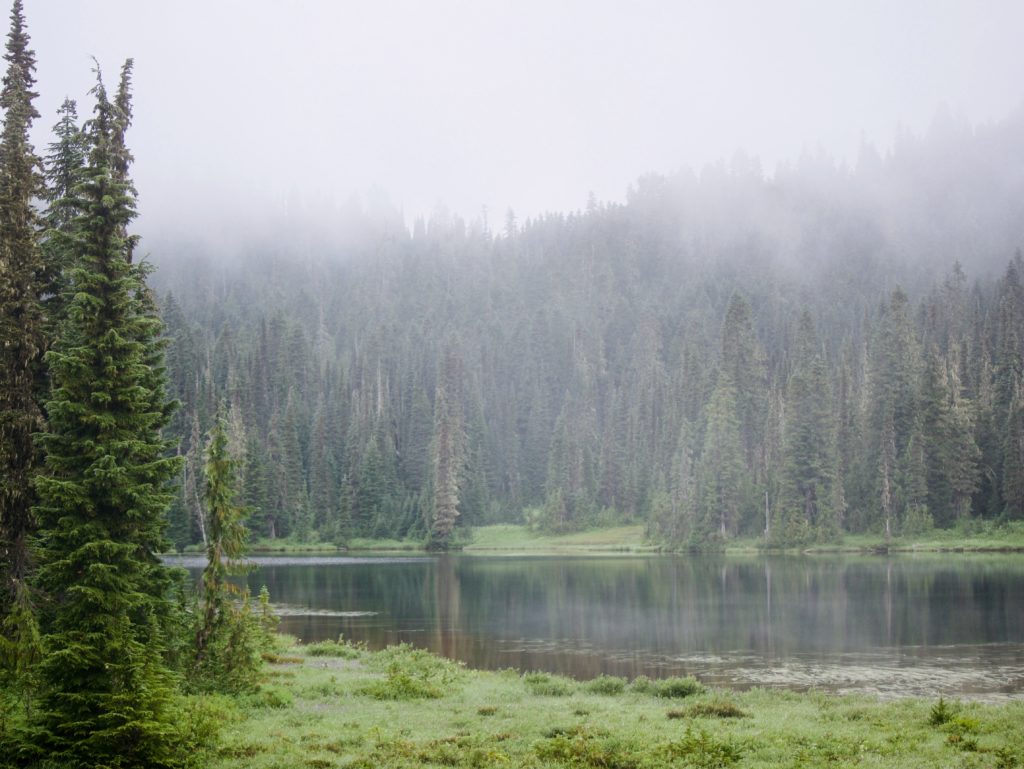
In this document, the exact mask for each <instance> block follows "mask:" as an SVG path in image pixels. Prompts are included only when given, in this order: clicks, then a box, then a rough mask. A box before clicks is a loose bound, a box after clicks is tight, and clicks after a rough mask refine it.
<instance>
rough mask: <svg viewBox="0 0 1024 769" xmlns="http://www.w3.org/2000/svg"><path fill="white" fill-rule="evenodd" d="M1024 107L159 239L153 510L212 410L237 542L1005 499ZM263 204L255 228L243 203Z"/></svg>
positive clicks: (1011, 434)
mask: <svg viewBox="0 0 1024 769" xmlns="http://www.w3.org/2000/svg"><path fill="white" fill-rule="evenodd" d="M1022 137H1024V115H1021V114H1017V115H1016V116H1014V117H1012V118H1009V119H1007V120H1005V121H1004V122H1002V123H1000V124H997V125H993V126H988V127H978V128H972V127H970V126H966V125H964V124H962V123H959V122H958V121H956V120H954V119H952V118H950V117H948V116H945V115H942V114H940V115H939V117H938V118H937V119H936V121H935V125H934V126H933V128H932V130H931V131H930V132H929V133H928V134H927V135H926V136H924V137H921V138H915V137H911V136H901V137H900V138H899V139H898V140H897V142H896V144H895V146H894V147H893V149H892V150H891V151H890V152H889V153H887V154H886V155H885V156H884V157H882V156H880V155H879V154H878V153H877V152H875V151H874V150H873V149H871V148H870V147H865V148H864V149H863V150H862V152H861V156H860V158H859V159H858V161H857V163H856V165H855V167H854V168H853V169H849V168H846V167H844V166H841V165H837V164H835V163H834V162H832V161H831V160H829V159H828V158H826V157H824V156H822V155H820V154H807V155H805V156H804V157H803V158H801V159H800V161H799V162H797V163H795V164H793V165H791V166H783V167H781V168H780V169H778V171H777V172H776V173H775V174H774V175H773V176H766V175H765V174H764V173H763V172H762V171H761V169H760V167H759V165H758V164H757V163H756V162H755V161H753V160H750V159H749V158H746V157H744V156H742V155H738V156H737V157H736V158H735V159H734V160H733V161H732V163H731V164H728V165H726V164H721V165H718V166H715V167H711V168H708V169H705V170H704V171H703V172H702V173H701V174H699V175H696V174H692V173H689V172H680V173H678V174H675V175H672V176H667V177H666V176H648V177H643V178H641V179H640V180H639V181H638V182H637V183H636V184H635V185H634V187H633V188H632V189H631V190H630V191H629V195H628V198H627V200H626V202H625V203H623V204H602V203H599V202H597V201H595V200H593V199H592V200H591V201H590V202H589V203H588V205H587V206H586V209H585V210H581V211H577V212H573V213H569V214H549V215H544V216H540V217H537V218H536V219H532V220H529V221H524V222H522V223H520V222H518V221H517V220H516V217H515V215H514V214H513V213H512V212H509V213H508V214H507V216H506V220H505V222H504V225H503V227H502V228H501V229H500V231H493V230H492V229H490V228H489V226H488V224H487V219H486V216H483V217H480V218H478V219H476V220H474V221H470V222H466V221H464V220H462V219H460V218H459V217H457V216H454V215H452V214H450V213H448V212H447V211H445V210H443V209H439V210H438V211H436V212H435V214H434V215H432V216H431V217H429V219H427V220H417V221H416V222H415V223H414V225H413V226H412V228H411V230H410V229H409V228H408V227H406V226H405V224H404V222H403V219H402V217H401V215H400V214H399V213H397V212H394V211H388V210H387V209H386V208H382V207H381V206H377V207H376V208H375V210H374V211H373V212H372V213H368V212H366V211H364V210H362V209H361V208H360V207H359V206H358V205H355V204H353V205H349V206H346V207H343V208H341V209H338V210H337V211H335V212H334V214H332V215H331V216H330V217H327V218H326V219H325V218H324V217H323V216H322V215H321V216H318V217H317V218H315V219H313V218H311V217H309V216H305V215H303V213H302V211H301V207H300V206H293V208H292V213H291V214H290V215H288V216H285V217H282V219H281V221H279V222H276V223H275V227H274V231H275V232H276V233H277V235H276V236H275V237H274V238H273V239H260V238H255V237H254V238H253V239H252V242H250V243H248V244H243V245H241V246H238V247H236V248H231V249H223V248H220V249H217V248H211V247H208V246H203V245H201V243H202V239H201V237H199V236H196V237H195V238H194V239H191V240H186V239H182V240H181V241H179V242H177V243H174V242H161V243H160V244H159V245H158V246H157V247H156V248H154V249H153V252H152V256H151V258H152V260H153V261H154V263H155V264H156V265H157V266H158V267H159V269H158V270H157V273H156V275H155V277H154V280H153V283H154V286H155V287H156V288H157V290H158V292H159V294H160V297H161V299H160V303H161V309H162V314H163V318H164V321H165V323H166V330H167V335H168V338H169V347H168V368H169V372H170V380H171V388H172V391H173V394H174V395H175V396H176V397H177V398H178V399H179V400H180V401H181V404H182V406H181V408H180V409H179V410H178V411H177V412H176V413H175V415H174V417H173V420H172V424H171V430H172V433H171V434H172V435H173V436H174V437H175V438H176V439H177V440H178V441H179V443H178V451H179V452H180V453H181V455H183V457H184V460H185V461H184V464H183V470H182V474H181V484H180V486H179V487H178V498H177V501H176V503H175V505H174V507H173V509H172V512H171V534H172V537H173V539H174V541H175V542H176V544H177V545H179V546H184V545H188V544H190V543H195V542H199V541H202V539H203V537H204V536H205V535H204V531H203V527H204V524H203V517H202V515H200V514H199V511H200V510H201V505H200V503H199V496H198V494H197V489H199V488H200V487H201V484H202V475H201V468H200V465H201V449H202V445H203V435H204V434H205V432H206V430H207V429H208V427H209V425H210V423H211V420H212V419H213V418H214V415H215V414H216V413H217V412H218V410H223V411H224V412H225V413H227V414H228V415H229V419H228V421H229V431H230V435H231V441H232V445H233V447H234V449H235V450H236V451H238V452H239V453H240V454H244V457H245V461H244V488H245V497H246V502H247V504H248V505H249V506H250V508H251V509H252V510H253V516H252V518H251V520H250V526H252V527H253V528H254V529H255V530H256V531H257V533H258V534H259V535H262V536H266V537H272V538H284V537H290V538H293V539H296V540H300V541H308V540H311V539H316V538H323V539H327V540H331V541H336V542H339V543H343V542H345V541H347V540H348V539H349V538H350V537H353V536H370V537H413V538H420V539H424V540H429V541H431V542H433V543H434V544H435V545H438V546H442V547H443V546H446V545H447V544H448V543H449V542H450V541H451V537H452V536H453V527H454V526H463V525H479V524H487V523H493V522H499V521H511V522H522V521H525V522H527V523H529V524H531V525H533V526H536V527H538V528H543V529H546V530H552V531H569V530H574V529H579V528H583V527H587V526H592V525H595V524H601V523H612V522H643V523H645V524H646V525H647V526H648V528H649V531H650V534H651V536H652V538H654V539H656V540H660V541H663V542H665V543H667V544H669V545H671V546H697V547H707V546H711V547H714V546H718V545H720V544H721V543H722V541H723V540H728V539H730V538H734V537H738V536H759V537H760V536H766V537H767V539H768V541H769V542H770V543H774V544H778V545H793V544H801V543H806V542H810V541H827V540H833V539H835V538H837V537H839V536H841V534H842V533H843V532H876V533H879V534H881V533H884V534H886V535H890V536H896V535H900V534H916V533H921V532H923V531H925V530H927V529H929V528H931V527H933V526H937V527H954V526H962V527H966V528H970V527H971V526H972V525H973V522H975V521H977V520H982V519H1019V518H1022V517H1024V391H1022V380H1024V376H1022V366H1024V362H1022V361H1024V287H1022V280H1024V264H1022V262H1021V257H1020V255H1019V253H1017V251H1016V249H1017V247H1018V245H1020V244H1021V243H1022V242H1024V228H1022V223H1024V140H1022ZM254 224H255V223H254Z"/></svg>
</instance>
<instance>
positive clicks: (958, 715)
mask: <svg viewBox="0 0 1024 769" xmlns="http://www.w3.org/2000/svg"><path fill="white" fill-rule="evenodd" d="M287 653H288V655H289V657H297V658H301V659H302V660H303V661H302V662H301V663H295V662H293V663H290V664H282V665H274V666H270V667H268V668H267V671H266V678H267V682H266V683H265V684H264V689H265V692H266V693H265V694H263V695H257V696H252V697H248V698H244V699H238V700H234V701H230V700H226V699H224V698H220V699H218V700H216V702H215V703H214V704H213V705H211V706H209V707H208V709H209V710H215V711H216V719H215V720H216V723H217V726H218V727H219V729H220V734H219V738H218V741H217V745H216V746H215V747H208V748H207V749H206V752H205V753H203V754H202V755H200V756H198V758H199V759H200V765H203V766H207V767H211V769H236V768H237V769H241V768H242V767H252V769H271V768H272V767H317V768H320V769H328V768H329V767H349V768H350V769H390V768H391V767H395V768H401V769H414V767H438V768H440V767H456V768H458V769H490V768H491V767H493V768H494V769H498V768H499V767H509V768H515V769H519V768H523V769H540V768H541V767H552V768H553V769H670V768H672V767H679V768H681V769H682V768H685V767H707V768H709V769H711V768H715V767H731V766H736V767H750V768H751V769H755V768H758V767H821V766H827V767H853V766H857V767H878V768H879V769H885V768H887V767H892V768H894V769H895V768H896V767H911V768H913V767H946V766H950V767H993V768H999V767H1014V766H1024V763H1022V762H1024V730H1021V728H1020V724H1021V723H1024V702H1013V703H1008V704H1003V705H983V704H978V703H957V702H947V703H946V706H945V707H944V708H943V717H942V718H938V719H937V718H933V716H932V713H933V710H934V709H935V707H936V703H935V702H933V701H924V700H900V701H889V702H883V701H879V700H876V699H874V698H871V697H864V696H856V697H854V696H844V697H840V696H832V695H828V694H823V693H816V692H811V693H793V692H786V691H771V690H763V689H762V690H753V691H749V692H722V691H712V690H706V691H704V690H702V691H701V692H699V693H692V694H690V696H688V697H686V698H685V700H683V701H679V700H673V699H665V698H663V697H659V696H657V684H658V682H657V681H654V682H651V683H652V684H653V685H652V686H651V687H643V686H641V687H627V688H623V689H620V687H619V686H617V685H616V686H613V687H612V686H604V687H602V686H597V687H591V686H588V684H586V683H576V682H570V681H567V680H566V679H560V678H558V677H556V676H547V677H546V679H545V678H543V677H542V675H538V674H527V675H520V674H519V673H518V672H516V671H511V670H508V671H502V672H481V671H467V670H464V669H462V668H461V667H460V666H458V665H454V664H453V663H450V662H447V661H443V660H438V659H436V658H430V656H429V655H426V654H425V653H423V652H419V651H416V650H413V649H410V648H409V647H403V648H399V649H391V650H386V651H384V652H378V653H370V652H366V651H362V650H359V653H358V655H357V657H356V658H355V659H345V658H333V657H309V656H307V655H306V654H305V651H304V648H303V647H297V648H295V649H290V650H288V652H287ZM410 681H411V682H412V683H410ZM552 683H556V684H559V685H558V686H553V687H552V686H550V684H552ZM549 687H550V691H545V689H548V688H549ZM592 689H594V690H593V691H592ZM637 689H640V690H642V691H638V690H637ZM556 690H557V691H556ZM947 710H948V712H947ZM200 731H201V730H200ZM206 742H207V743H209V740H206Z"/></svg>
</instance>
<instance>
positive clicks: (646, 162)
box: [25, 0, 1024, 235]
mask: <svg viewBox="0 0 1024 769" xmlns="http://www.w3.org/2000/svg"><path fill="white" fill-rule="evenodd" d="M25 4H26V14H27V17H28V24H29V31H30V33H31V35H32V40H33V46H34V48H35V50H36V53H37V55H38V58H39V70H38V77H39V90H40V92H41V98H40V100H39V102H38V104H39V107H40V111H41V112H42V113H43V118H42V120H41V121H39V127H40V129H45V130H39V131H37V145H42V143H43V142H44V141H46V140H47V139H46V137H48V128H49V126H50V125H51V124H52V123H53V122H54V112H55V110H56V108H57V106H58V105H59V103H60V101H61V100H62V99H63V98H64V96H65V95H70V96H72V97H76V98H78V99H79V103H80V111H81V112H85V111H87V109H88V106H89V101H88V99H87V97H86V92H87V91H88V89H89V87H90V85H91V78H92V75H91V72H90V68H91V66H92V62H91V59H90V56H91V55H95V56H96V57H97V58H98V59H99V60H100V62H101V64H102V65H103V67H104V70H105V73H106V78H107V80H108V82H109V83H110V84H113V82H114V81H115V79H116V76H117V70H118V67H119V66H120V63H121V61H122V60H123V59H124V58H125V57H126V56H133V57H134V58H135V60H136V78H135V83H136V108H135V117H136V122H135V126H134V127H133V129H132V132H131V135H130V138H129V141H130V144H131V147H132V149H133V151H134V153H135V156H136V167H135V179H136V183H137V186H138V188H139V191H140V195H141V205H140V208H141V211H142V213H143V214H144V217H143V220H142V221H141V222H140V225H139V228H140V229H141V231H142V233H143V234H144V235H145V234H147V231H152V232H154V233H155V232H158V231H161V230H165V229H166V228H171V229H176V228H178V227H181V228H182V229H185V228H188V227H189V226H190V222H200V223H201V225H202V226H204V227H205V226H208V225H209V224H210V223H211V222H216V221H217V220H218V219H222V218H223V219H225V220H230V221H233V222H238V221H239V220H238V219H237V218H236V217H237V216H238V214H239V213H240V212H241V213H244V214H245V215H246V216H248V215H254V216H256V217H263V216H266V215H273V214H274V213H275V212H278V211H279V210H280V209H281V208H282V206H283V205H285V201H287V200H288V199H289V197H290V196H291V199H292V200H294V199H295V196H296V195H300V196H301V197H303V198H305V199H306V200H308V201H319V202H318V203H316V205H325V206H327V207H329V206H330V205H333V203H332V201H334V202H336V203H337V204H340V203H341V202H343V201H345V200H347V199H349V198H350V196H351V195H352V194H353V193H360V194H365V193H366V192H367V191H368V190H371V189H373V188H375V187H376V188H379V189H382V190H384V191H385V192H386V193H387V196H388V197H389V198H390V200H391V201H392V202H393V203H394V204H395V205H396V206H398V207H401V208H402V209H403V210H404V211H405V212H406V214H407V217H411V216H412V215H416V214H420V213H424V212H429V211H430V210H431V209H432V208H433V207H434V205H435V204H436V203H438V202H443V203H444V204H446V205H447V206H448V207H449V208H450V209H452V210H453V211H456V212H458V213H461V214H463V215H465V216H467V217H469V218H472V217H474V216H476V215H478V213H479V211H480V210H481V207H482V206H484V205H486V206H488V208H489V209H490V211H491V215H490V220H491V224H492V226H494V227H500V224H501V222H502V221H503V218H504V211H505V209H506V208H507V207H509V206H511V207H512V208H514V209H515V210H516V212H517V214H519V216H520V218H521V219H522V218H524V217H525V216H528V215H534V214H537V213H539V212H542V211H545V210H561V211H565V210H571V209H576V208H581V207H583V206H584V204H585V202H586V197H587V193H588V192H589V191H593V192H594V193H595V194H596V195H597V197H598V198H600V199H604V200H621V199H622V198H623V197H624V194H625V191H626V188H627V186H628V185H629V184H630V183H631V182H632V181H633V180H635V179H636V177H637V176H639V175H640V174H642V173H645V172H649V171H658V172H670V171H673V170H676V169H677V168H679V167H681V166H690V167H694V168H697V169H699V168H700V167H701V166H703V165H704V164H707V163H710V162H714V161H716V160H720V159H725V160H726V161H728V159H729V158H730V157H731V156H732V155H733V154H734V153H735V152H736V151H737V150H742V151H745V152H746V153H748V154H750V155H754V156H757V157H760V158H761V160H762V165H763V167H764V168H765V170H766V171H769V172H770V171H771V170H772V169H773V168H774V166H775V164H776V163H777V162H779V161H781V160H788V159H796V158H797V157H798V156H799V154H800V153H801V152H802V151H803V150H804V149H810V150H815V149H817V148H819V147H821V148H824V149H825V150H826V151H827V152H829V153H831V154H833V155H836V156H837V157H840V158H843V159H847V160H852V159H854V158H855V157H856V153H857V148H858V146H859V145H860V143H861V140H862V137H863V138H866V139H868V140H869V141H871V142H872V143H874V144H876V145H877V146H879V147H880V148H882V149H883V150H884V149H885V148H887V147H888V146H889V145H890V144H891V142H892V139H893V136H894V135H895V133H896V131H897V130H898V128H899V127H900V126H903V127H904V128H906V129H909V130H911V131H914V132H923V131H925V130H926V129H927V127H928V124H929V123H930V121H931V119H932V116H933V115H934V114H935V112H936V110H937V109H938V108H939V107H940V106H943V105H944V106H946V107H948V108H949V109H950V110H951V111H952V112H953V113H954V114H956V115H960V116H963V117H964V118H966V119H968V120H970V121H971V122H974V123H978V122H987V121H991V120H996V119H999V118H1001V117H1003V116H1005V115H1006V114H1007V113H1009V112H1010V111H1012V110H1013V109H1014V108H1015V107H1017V106H1018V105H1020V103H1021V101H1022V97H1024V85H1022V83H1024V81H1022V79H1021V75H1022V73H1024V46H1022V45H1021V34H1022V30H1024V2H1017V1H1015V0H1007V1H1005V2H994V1H991V0H990V1H987V2H986V1H985V0H963V1H962V2H949V1H943V0H927V1H924V0H835V1H828V0H806V1H800V0H781V1H773V2H765V1H762V0H746V1H740V0H716V1H715V2H710V1H709V2H701V3H698V2H681V1H680V2H670V1H668V0H664V1H662V2H650V1H647V2H645V1H643V0H635V1H632V2H625V1H623V2H608V1H607V0H579V1H576V0H572V1H566V2H559V1H558V0H512V1H498V0H494V1H492V2H489V1H487V0H430V1H428V0H362V1H361V2H348V1H346V0H334V1H328V0H319V1H314V0H291V1H289V2H285V1H284V0H26V2H25ZM325 201H326V202H325ZM229 214H230V215H229ZM232 226H234V225H232Z"/></svg>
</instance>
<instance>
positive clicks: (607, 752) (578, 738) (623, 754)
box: [533, 726, 643, 769]
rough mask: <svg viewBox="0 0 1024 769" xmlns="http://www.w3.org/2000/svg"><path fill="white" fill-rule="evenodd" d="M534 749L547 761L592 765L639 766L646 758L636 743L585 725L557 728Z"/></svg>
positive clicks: (597, 768) (602, 768)
mask: <svg viewBox="0 0 1024 769" xmlns="http://www.w3.org/2000/svg"><path fill="white" fill-rule="evenodd" d="M533 750H534V753H536V754H537V758H539V759H540V760H541V761H544V762H550V763H557V764H562V765H563V766H571V767H588V768H592V769H639V767H640V766H641V762H642V759H643V756H642V755H641V754H640V753H639V752H638V751H637V750H636V748H635V747H634V746H632V745H630V744H628V743H626V742H624V741H622V740H621V739H618V738H616V737H611V736H608V735H606V734H603V733H598V732H595V731H592V730H590V729H587V728H586V727H583V726H577V727H573V728H570V729H553V730H551V731H549V732H548V736H547V737H546V738H545V739H543V740H541V741H540V742H538V743H536V744H535V745H534V746H533Z"/></svg>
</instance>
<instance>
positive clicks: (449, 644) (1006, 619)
mask: <svg viewBox="0 0 1024 769" xmlns="http://www.w3.org/2000/svg"><path fill="white" fill-rule="evenodd" d="M256 560H257V561H258V563H259V568H258V570H257V571H256V572H255V573H253V574H252V575H251V576H250V578H249V584H250V586H251V587H252V589H253V591H254V592H256V591H258V590H259V588H260V586H261V585H263V584H266V585H267V586H268V588H269V589H270V594H271V598H272V600H273V602H274V603H275V605H277V606H278V608H279V610H280V613H281V614H282V623H281V630H282V631H284V632H288V633H292V634H294V635H296V636H299V637H300V638H301V639H302V640H304V641H317V640H322V639H326V638H337V636H338V635H339V633H343V634H344V635H345V637H346V638H348V639H352V640H355V641H365V642H366V643H367V644H368V645H369V646H370V647H371V648H380V647H383V646H385V645H387V644H393V643H398V642H400V641H404V642H407V643H411V644H414V645H416V646H422V647H425V648H428V649H431V650H433V651H435V652H439V653H441V654H444V655H446V656H448V657H452V658H455V659H460V660H463V661H465V662H466V663H467V664H468V665H469V666H471V667H477V668H506V667H512V668H517V669H519V670H547V671H551V672H556V673H562V674H565V675H570V676H573V677H576V678H589V677H593V676H596V675H598V674H601V673H608V674H613V675H621V676H627V677H630V678H632V677H634V676H637V675H641V674H643V675H648V676H651V677H659V676H667V675H696V676H697V677H698V678H700V679H701V680H703V681H705V682H707V683H712V684H724V685H729V686H736V687H749V686H773V687H786V688H794V689H802V688H808V687H816V688H823V689H828V690H831V691H841V692H850V691H861V692H871V693H876V694H880V695H882V696H888V697H893V696H896V697H898V696H928V697H933V696H938V695H939V694H944V695H946V696H956V697H969V698H975V699H986V700H1000V699H1007V698H1018V697H1019V698H1024V557H1021V556H1005V557H996V556H990V557H978V556H954V555H927V556H913V557H909V556H908V557H903V558H892V559H885V558H866V557H865V558H844V557H839V556H836V557H814V558H797V557H788V558H768V559H764V558H760V559H758V558H751V559H736V558H731V557H730V558H721V557H718V558H716V557H699V558H698V557H678V558H677V557H667V556H659V557H622V558H619V557H601V558H595V557H561V556H560V557H557V558H556V557H508V558H501V557H498V558H496V557H473V556H458V555H456V556H440V557H410V558H346V557H282V558H276V557H268V558H259V559H256ZM179 563H183V565H187V566H191V568H193V569H198V568H199V567H201V561H191V562H189V561H187V560H186V561H184V562H183V561H179Z"/></svg>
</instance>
